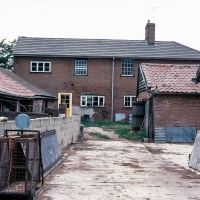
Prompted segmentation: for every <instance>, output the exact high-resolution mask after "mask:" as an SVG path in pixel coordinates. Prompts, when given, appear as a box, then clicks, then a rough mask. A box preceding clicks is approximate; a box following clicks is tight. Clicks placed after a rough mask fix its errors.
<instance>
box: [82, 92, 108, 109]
mask: <svg viewBox="0 0 200 200" xmlns="http://www.w3.org/2000/svg"><path fill="white" fill-rule="evenodd" d="M104 103H105V97H104V96H98V95H83V96H81V106H83V107H104Z"/></svg>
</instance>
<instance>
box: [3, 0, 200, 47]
mask: <svg viewBox="0 0 200 200" xmlns="http://www.w3.org/2000/svg"><path fill="white" fill-rule="evenodd" d="M147 20H150V21H151V22H155V24H156V40H158V41H176V42H179V43H181V44H183V45H186V46H189V47H192V48H194V49H197V50H199V51H200V0H0V39H3V38H7V39H8V40H13V39H17V38H18V37H19V36H27V37H58V38H60V37H64V38H96V39H131V40H144V35H145V29H144V28H145V25H146V23H147Z"/></svg>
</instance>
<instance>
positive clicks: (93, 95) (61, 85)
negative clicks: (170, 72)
mask: <svg viewBox="0 0 200 200" xmlns="http://www.w3.org/2000/svg"><path fill="white" fill-rule="evenodd" d="M14 58H15V63H14V72H15V73H17V74H18V75H20V76H22V77H23V78H25V79H27V80H29V81H31V82H33V83H34V84H36V85H38V86H39V87H41V88H43V89H45V90H47V91H48V92H50V93H52V94H54V95H56V96H57V97H58V99H59V100H58V105H57V106H56V107H55V110H57V111H59V109H60V108H61V107H62V105H66V107H67V114H69V115H70V114H79V115H81V116H82V117H85V118H93V119H96V120H111V121H114V120H122V119H124V120H128V119H129V116H130V114H131V113H132V102H133V101H135V100H136V99H137V94H138V91H137V88H138V87H137V86H138V72H139V70H138V69H139V65H140V64H141V63H158V64H159V63H160V64H186V65H189V64H199V63H200V52H199V51H197V50H194V49H192V48H189V47H187V46H184V45H182V44H179V43H177V42H173V41H156V40H155V24H154V23H151V22H150V21H148V23H147V24H146V27H145V39H144V40H112V39H64V38H35V37H19V38H18V40H17V44H16V47H15V49H14Z"/></svg>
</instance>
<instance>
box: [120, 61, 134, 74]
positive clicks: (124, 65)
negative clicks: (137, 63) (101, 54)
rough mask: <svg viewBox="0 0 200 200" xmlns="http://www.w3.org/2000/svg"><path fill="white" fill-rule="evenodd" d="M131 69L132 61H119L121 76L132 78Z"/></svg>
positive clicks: (132, 66)
mask: <svg viewBox="0 0 200 200" xmlns="http://www.w3.org/2000/svg"><path fill="white" fill-rule="evenodd" d="M133 68H134V63H133V60H132V59H122V60H121V76H133ZM129 71H130V72H129ZM131 71H132V72H131Z"/></svg>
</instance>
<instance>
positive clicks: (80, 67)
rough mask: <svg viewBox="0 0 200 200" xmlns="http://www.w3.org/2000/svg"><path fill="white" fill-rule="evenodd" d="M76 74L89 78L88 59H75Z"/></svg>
mask: <svg viewBox="0 0 200 200" xmlns="http://www.w3.org/2000/svg"><path fill="white" fill-rule="evenodd" d="M74 74H75V75H76V76H87V75H88V60H87V59H75V61H74Z"/></svg>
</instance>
